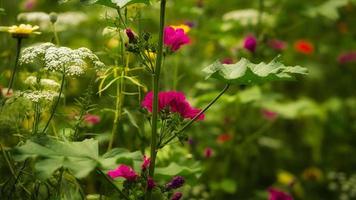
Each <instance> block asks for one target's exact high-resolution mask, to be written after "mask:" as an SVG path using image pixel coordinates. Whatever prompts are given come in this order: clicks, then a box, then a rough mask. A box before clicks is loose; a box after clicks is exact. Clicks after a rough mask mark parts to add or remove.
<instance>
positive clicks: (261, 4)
mask: <svg viewBox="0 0 356 200" xmlns="http://www.w3.org/2000/svg"><path fill="white" fill-rule="evenodd" d="M263 11H264V0H258V17H257V36H260V34H261V29H262V27H261V24H262V17H263Z"/></svg>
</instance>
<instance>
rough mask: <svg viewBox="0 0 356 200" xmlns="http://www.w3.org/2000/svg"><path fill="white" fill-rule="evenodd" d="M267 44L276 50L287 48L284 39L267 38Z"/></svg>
mask: <svg viewBox="0 0 356 200" xmlns="http://www.w3.org/2000/svg"><path fill="white" fill-rule="evenodd" d="M268 45H269V46H270V47H271V48H272V49H274V50H276V51H283V50H284V49H286V48H287V44H286V43H285V42H284V41H282V40H277V39H272V40H269V41H268Z"/></svg>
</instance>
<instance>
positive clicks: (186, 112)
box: [142, 91, 204, 120]
mask: <svg viewBox="0 0 356 200" xmlns="http://www.w3.org/2000/svg"><path fill="white" fill-rule="evenodd" d="M152 104H153V93H152V92H149V93H147V95H146V96H145V98H144V99H143V101H142V107H144V108H146V109H147V110H148V111H150V112H152ZM165 108H168V109H169V110H170V111H171V112H174V113H179V114H180V115H181V116H182V117H183V118H185V119H187V118H189V119H193V118H194V117H195V116H196V115H197V114H198V113H199V112H200V110H199V109H197V108H193V107H192V106H191V105H190V104H189V102H188V101H187V100H186V98H185V96H184V94H183V93H182V92H176V91H167V92H159V93H158V110H159V111H161V110H162V109H165ZM203 119H204V114H202V115H200V116H199V117H198V120H203Z"/></svg>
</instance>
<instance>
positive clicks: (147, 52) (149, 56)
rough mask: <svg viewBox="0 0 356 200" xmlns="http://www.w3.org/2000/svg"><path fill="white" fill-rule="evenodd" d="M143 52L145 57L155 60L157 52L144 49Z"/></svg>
mask: <svg viewBox="0 0 356 200" xmlns="http://www.w3.org/2000/svg"><path fill="white" fill-rule="evenodd" d="M145 54H146V55H147V57H148V58H149V59H150V60H151V61H155V60H156V57H157V54H156V53H154V52H152V51H145Z"/></svg>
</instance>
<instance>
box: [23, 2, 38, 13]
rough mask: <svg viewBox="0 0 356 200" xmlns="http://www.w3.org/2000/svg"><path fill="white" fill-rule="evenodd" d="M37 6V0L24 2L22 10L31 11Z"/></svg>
mask: <svg viewBox="0 0 356 200" xmlns="http://www.w3.org/2000/svg"><path fill="white" fill-rule="evenodd" d="M36 5H37V0H26V1H25V2H24V3H23V9H24V10H26V11H30V10H33V9H34V8H35V7H36Z"/></svg>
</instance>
